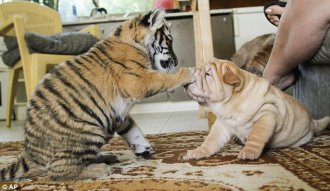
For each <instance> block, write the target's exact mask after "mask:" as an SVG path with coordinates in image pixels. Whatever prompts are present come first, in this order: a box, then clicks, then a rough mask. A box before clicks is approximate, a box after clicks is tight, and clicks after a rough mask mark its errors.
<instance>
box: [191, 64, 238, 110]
mask: <svg viewBox="0 0 330 191" xmlns="http://www.w3.org/2000/svg"><path fill="white" fill-rule="evenodd" d="M194 77H195V78H196V80H195V82H193V83H191V84H188V85H186V86H185V88H186V92H187V94H188V95H189V96H190V97H191V98H192V99H194V100H195V101H197V102H198V103H199V104H201V105H204V106H206V107H207V106H209V105H210V104H212V103H214V102H220V103H222V102H226V100H229V99H230V97H231V96H232V95H233V94H234V93H237V92H239V91H240V90H241V89H242V87H243V80H242V78H243V73H242V72H241V71H240V69H239V68H238V67H237V66H236V65H235V64H233V63H231V62H229V61H225V60H217V59H214V60H212V61H211V62H210V63H209V64H207V65H206V66H205V67H202V68H196V70H195V72H194Z"/></svg>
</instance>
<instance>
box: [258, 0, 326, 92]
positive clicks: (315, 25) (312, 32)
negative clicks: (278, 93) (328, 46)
mask: <svg viewBox="0 0 330 191" xmlns="http://www.w3.org/2000/svg"><path fill="white" fill-rule="evenodd" d="M329 7H330V1H325V0H290V1H288V4H287V5H286V7H285V9H284V12H283V14H282V17H281V19H280V22H279V26H278V31H277V34H276V39H275V42H274V47H273V50H272V52H271V55H270V58H269V61H268V63H267V66H266V68H265V70H264V73H263V77H264V78H265V79H267V80H268V81H269V82H270V83H271V84H274V85H275V86H277V87H279V88H280V89H285V88H287V87H288V86H290V85H291V84H292V83H293V82H294V74H293V69H294V68H295V67H296V66H297V65H298V64H301V63H304V62H305V61H307V60H308V59H310V58H311V57H312V56H313V55H314V54H315V53H316V51H317V50H318V49H319V47H320V46H321V44H322V42H323V39H324V37H325V34H326V32H327V31H328V29H329V22H330V12H329Z"/></svg>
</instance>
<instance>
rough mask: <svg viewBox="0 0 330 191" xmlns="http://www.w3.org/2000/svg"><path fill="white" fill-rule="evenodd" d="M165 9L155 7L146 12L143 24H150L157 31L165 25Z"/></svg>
mask: <svg viewBox="0 0 330 191" xmlns="http://www.w3.org/2000/svg"><path fill="white" fill-rule="evenodd" d="M164 18H165V11H164V10H163V9H155V10H153V11H150V12H149V13H147V14H145V15H144V16H143V18H142V20H141V24H143V25H144V26H146V27H147V26H149V27H150V29H151V30H152V31H156V30H157V29H159V28H160V27H162V26H163V25H164Z"/></svg>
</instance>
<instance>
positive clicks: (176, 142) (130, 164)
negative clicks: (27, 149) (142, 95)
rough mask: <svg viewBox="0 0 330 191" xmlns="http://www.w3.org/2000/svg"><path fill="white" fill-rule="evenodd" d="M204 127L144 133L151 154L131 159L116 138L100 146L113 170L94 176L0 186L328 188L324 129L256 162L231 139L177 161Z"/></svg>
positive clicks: (7, 150)
mask: <svg viewBox="0 0 330 191" xmlns="http://www.w3.org/2000/svg"><path fill="white" fill-rule="evenodd" d="M206 135H207V132H183V133H173V134H158V135H149V136H147V138H148V139H149V140H150V142H152V143H153V144H155V146H156V153H155V154H154V155H153V157H152V158H151V159H142V158H136V157H135V155H134V154H133V153H132V152H131V151H130V150H129V149H128V147H127V145H126V144H125V143H124V142H123V140H122V139H121V138H119V137H115V138H114V139H112V140H111V141H110V143H111V144H107V145H105V146H104V147H103V148H102V150H103V151H104V152H111V153H114V154H115V155H116V156H117V157H118V159H119V162H118V163H114V164H113V165H112V166H113V174H112V175H111V176H109V177H104V178H101V179H96V180H79V181H67V182H54V181H48V179H47V178H45V177H39V178H36V179H33V180H23V181H20V182H16V183H0V190H1V189H3V190H10V188H15V189H16V190H33V191H38V190H70V191H73V190H79V191H83V190H118V191H121V190H123V191H138V190H156V191H161V190H164V191H171V190H203V191H206V190H207V191H209V190H308V191H309V190H330V149H329V148H330V131H329V130H327V131H325V132H324V133H323V134H322V135H321V136H318V137H315V139H314V141H313V142H312V143H309V144H307V145H304V146H302V147H299V148H295V149H271V150H267V151H265V153H264V154H263V155H262V157H261V158H260V159H259V160H256V161H240V160H238V159H237V158H236V157H237V154H238V152H239V150H240V149H241V148H242V146H241V145H239V144H237V143H235V142H234V141H231V142H230V144H228V145H227V146H226V147H225V148H224V149H222V151H221V152H220V153H218V154H217V155H215V156H213V157H210V158H208V159H203V160H183V156H184V155H185V153H186V151H187V149H193V148H195V147H197V146H199V145H200V144H201V143H202V142H203V140H204V138H205V136H206ZM21 149H22V143H21V142H11V143H1V144H0V166H3V165H4V164H7V163H9V162H10V161H12V160H13V159H14V158H15V157H16V156H17V155H18V154H19V153H20V150H21ZM11 190H13V189H11Z"/></svg>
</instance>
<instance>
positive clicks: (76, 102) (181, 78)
mask: <svg viewBox="0 0 330 191" xmlns="http://www.w3.org/2000/svg"><path fill="white" fill-rule="evenodd" d="M172 42H173V38H172V36H171V34H170V31H169V27H168V25H167V24H166V21H165V12H164V10H161V9H156V10H154V11H151V12H149V13H147V14H145V15H140V16H137V17H135V18H133V19H131V20H128V21H125V22H123V23H122V24H121V25H120V26H119V27H118V28H117V29H116V30H115V31H114V32H113V33H112V34H110V35H109V36H108V37H106V38H105V39H103V40H101V41H100V42H99V43H97V44H96V45H95V46H94V47H92V48H91V49H90V50H89V51H88V52H87V53H85V54H82V55H79V56H77V57H75V58H74V59H72V60H68V61H66V62H64V63H61V64H59V65H57V66H56V67H55V69H54V71H53V72H52V73H49V74H47V75H46V76H45V77H44V79H43V80H42V81H41V82H40V83H39V84H38V86H37V88H36V90H35V92H34V94H33V96H32V97H31V100H30V101H29V104H28V108H27V119H26V124H25V143H24V149H23V152H22V154H21V156H20V157H19V158H18V159H17V161H15V162H14V163H12V164H11V165H9V166H7V167H5V168H2V169H1V170H0V180H2V181H4V180H12V179H17V178H23V177H31V176H32V175H31V174H33V173H32V172H35V171H36V169H37V172H38V170H39V169H43V170H44V172H45V173H47V175H48V176H49V177H50V178H51V179H53V180H60V179H66V180H67V179H82V178H97V177H101V176H106V175H109V174H110V172H111V170H110V167H109V166H108V165H106V164H105V163H98V162H100V161H105V160H101V159H102V157H107V156H102V155H100V154H99V151H100V147H101V146H102V145H104V144H105V143H107V142H108V141H109V139H110V138H111V137H112V135H113V134H114V133H115V132H116V133H118V134H119V135H120V136H121V137H123V138H124V139H125V140H126V142H127V143H128V145H129V146H130V148H131V149H132V150H133V151H134V152H135V154H136V155H142V156H147V155H150V154H151V153H152V152H153V149H152V147H151V145H150V144H149V142H148V141H147V140H146V139H145V138H144V135H143V134H142V132H141V130H140V129H139V128H138V126H137V125H136V123H135V122H134V120H133V119H132V118H131V117H130V115H129V113H128V112H129V110H130V109H131V107H132V105H133V103H134V102H136V101H138V100H140V99H142V98H146V97H149V96H152V95H154V94H157V93H160V92H165V91H172V90H173V89H175V88H177V87H179V86H182V85H184V84H187V83H189V82H190V81H191V72H192V71H191V72H190V70H189V69H188V68H180V69H179V71H178V72H177V73H175V74H172V73H169V72H170V71H172V70H174V69H175V67H176V66H177V57H176V55H175V54H174V52H173V49H172ZM100 158H101V159H100ZM41 172H42V171H41Z"/></svg>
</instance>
